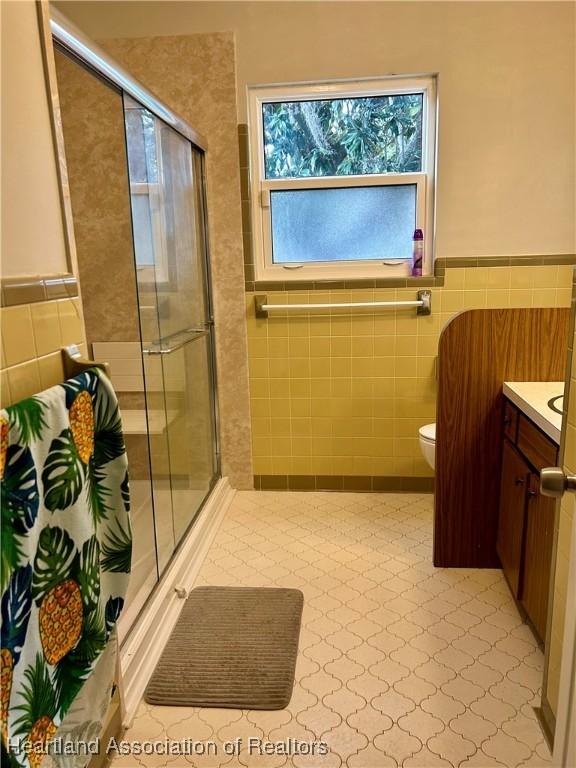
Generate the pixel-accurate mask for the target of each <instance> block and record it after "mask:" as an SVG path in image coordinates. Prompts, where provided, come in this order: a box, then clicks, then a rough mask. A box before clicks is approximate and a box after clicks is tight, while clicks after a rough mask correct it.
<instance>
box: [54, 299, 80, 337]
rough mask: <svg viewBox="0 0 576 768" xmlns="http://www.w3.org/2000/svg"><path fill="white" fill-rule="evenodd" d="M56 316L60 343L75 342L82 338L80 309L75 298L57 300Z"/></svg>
mask: <svg viewBox="0 0 576 768" xmlns="http://www.w3.org/2000/svg"><path fill="white" fill-rule="evenodd" d="M58 317H59V318H60V336H61V339H62V344H63V345H64V346H66V345H67V344H77V343H78V342H80V341H82V339H83V332H82V320H81V319H80V310H79V306H78V303H77V301H76V300H75V299H63V300H62V301H59V302H58Z"/></svg>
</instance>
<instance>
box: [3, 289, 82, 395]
mask: <svg viewBox="0 0 576 768" xmlns="http://www.w3.org/2000/svg"><path fill="white" fill-rule="evenodd" d="M1 313H2V349H3V354H2V368H1V370H0V400H1V407H3V408H4V407H5V406H7V405H10V404H11V403H15V402H18V400H22V399H23V398H26V397H30V396H31V395H34V394H36V393H37V392H40V391H42V390H43V389H47V388H48V387H52V386H54V385H55V384H59V383H60V382H62V381H63V380H64V369H63V367H62V359H61V355H60V348H61V347H62V345H63V344H78V346H79V347H80V350H81V352H82V354H84V355H85V354H86V345H85V340H84V331H83V327H82V320H81V315H80V306H79V304H78V299H77V298H67V299H59V300H56V301H43V302H35V303H33V304H24V305H20V306H17V307H3V308H2V310H1Z"/></svg>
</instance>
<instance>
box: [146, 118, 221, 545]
mask: <svg viewBox="0 0 576 768" xmlns="http://www.w3.org/2000/svg"><path fill="white" fill-rule="evenodd" d="M160 137H161V140H160V148H161V168H162V174H163V204H164V222H165V223H164V231H165V235H166V240H165V248H166V263H167V268H166V275H167V280H166V281H164V282H160V281H157V292H158V297H159V301H163V302H164V307H165V311H164V312H161V313H160V314H159V322H160V333H161V338H162V339H163V340H164V346H165V348H166V350H168V349H170V350H172V351H170V352H167V353H166V354H165V355H164V356H163V364H164V386H165V392H166V409H167V415H168V427H167V431H168V442H169V451H170V462H171V471H172V500H173V518H174V534H175V538H176V542H178V541H179V540H180V539H181V538H182V536H183V535H184V533H185V532H186V530H187V529H188V527H189V526H190V525H191V523H192V522H193V520H194V518H195V517H196V515H197V514H198V511H199V510H200V507H201V505H202V503H203V501H204V499H205V498H206V496H207V495H208V493H209V492H210V490H211V488H212V485H213V483H214V480H215V477H216V472H217V465H216V449H215V446H216V438H215V424H214V380H213V370H212V331H211V327H212V326H211V321H210V320H211V319H210V307H209V300H208V276H207V266H206V248H205V238H204V229H203V228H204V220H203V208H202V176H201V165H200V162H199V157H197V155H196V153H195V152H194V151H193V150H192V147H191V145H190V143H189V142H188V141H187V140H186V139H184V138H182V137H181V136H180V135H179V134H177V133H176V132H175V131H174V130H172V129H171V128H169V127H168V126H165V125H163V124H162V125H161V129H160Z"/></svg>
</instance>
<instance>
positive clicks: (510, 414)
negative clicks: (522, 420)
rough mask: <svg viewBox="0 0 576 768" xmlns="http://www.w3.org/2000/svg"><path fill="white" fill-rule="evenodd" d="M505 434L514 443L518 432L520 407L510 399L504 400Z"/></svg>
mask: <svg viewBox="0 0 576 768" xmlns="http://www.w3.org/2000/svg"><path fill="white" fill-rule="evenodd" d="M504 434H505V435H506V437H507V438H508V440H511V441H512V442H513V443H515V442H516V435H517V434H518V409H517V408H516V406H515V405H512V403H511V402H510V401H509V400H504Z"/></svg>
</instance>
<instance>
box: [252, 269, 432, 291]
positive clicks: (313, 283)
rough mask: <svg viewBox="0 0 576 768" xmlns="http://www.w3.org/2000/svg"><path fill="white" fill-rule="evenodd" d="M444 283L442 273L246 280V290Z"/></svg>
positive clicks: (348, 287)
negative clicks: (341, 278)
mask: <svg viewBox="0 0 576 768" xmlns="http://www.w3.org/2000/svg"><path fill="white" fill-rule="evenodd" d="M443 284H444V274H443V273H442V274H441V275H422V276H421V277H412V276H411V275H410V276H406V277H383V278H378V279H374V280H369V279H363V278H358V279H355V280H290V281H285V282H282V281H280V280H274V281H269V280H247V281H246V291H247V292H252V291H314V290H319V291H322V290H324V291H325V290H330V289H332V290H339V289H342V288H345V289H352V290H353V289H356V288H410V287H412V286H414V287H418V288H436V287H439V286H442V285H443Z"/></svg>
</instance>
